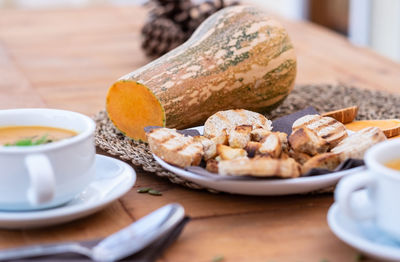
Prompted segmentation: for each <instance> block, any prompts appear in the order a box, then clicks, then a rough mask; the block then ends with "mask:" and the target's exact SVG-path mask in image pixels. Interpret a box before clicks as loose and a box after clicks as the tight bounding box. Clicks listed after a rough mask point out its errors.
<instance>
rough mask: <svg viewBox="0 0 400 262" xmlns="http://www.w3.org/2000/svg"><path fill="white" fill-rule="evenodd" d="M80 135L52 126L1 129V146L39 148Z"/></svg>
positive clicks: (4, 127) (5, 127)
mask: <svg viewBox="0 0 400 262" xmlns="http://www.w3.org/2000/svg"><path fill="white" fill-rule="evenodd" d="M77 134H78V133H77V132H75V131H73V130H69V129H64V128H56V127H50V126H3V127H0V146H37V145H42V144H48V143H52V142H55V141H59V140H62V139H66V138H70V137H73V136H76V135H77Z"/></svg>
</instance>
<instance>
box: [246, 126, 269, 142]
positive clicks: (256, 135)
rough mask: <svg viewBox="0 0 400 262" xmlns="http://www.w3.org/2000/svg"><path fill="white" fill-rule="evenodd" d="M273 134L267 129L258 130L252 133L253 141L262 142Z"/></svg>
mask: <svg viewBox="0 0 400 262" xmlns="http://www.w3.org/2000/svg"><path fill="white" fill-rule="evenodd" d="M269 134H271V130H269V129H265V128H256V129H254V130H253V131H251V140H252V141H256V142H260V141H261V140H262V139H263V138H264V137H266V136H267V135H269Z"/></svg>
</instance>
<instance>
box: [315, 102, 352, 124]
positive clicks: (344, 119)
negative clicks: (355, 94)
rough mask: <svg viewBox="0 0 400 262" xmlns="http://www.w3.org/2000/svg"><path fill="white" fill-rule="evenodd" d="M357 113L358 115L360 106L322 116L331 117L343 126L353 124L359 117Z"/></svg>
mask: <svg viewBox="0 0 400 262" xmlns="http://www.w3.org/2000/svg"><path fill="white" fill-rule="evenodd" d="M357 113H358V106H351V107H347V108H343V109H339V110H335V111H330V112H326V113H323V114H322V116H329V117H332V118H334V119H336V120H337V121H339V122H341V123H343V124H347V123H351V122H353V121H354V119H355V118H356V116H357Z"/></svg>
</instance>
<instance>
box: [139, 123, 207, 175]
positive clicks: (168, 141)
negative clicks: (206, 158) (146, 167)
mask: <svg viewBox="0 0 400 262" xmlns="http://www.w3.org/2000/svg"><path fill="white" fill-rule="evenodd" d="M147 140H148V141H149V146H150V150H151V151H152V152H153V153H154V154H156V155H157V156H158V157H160V158H161V159H163V160H164V161H165V162H167V163H170V164H173V165H176V166H179V167H187V166H191V165H192V166H197V165H199V164H200V161H201V158H202V156H203V154H204V151H203V145H202V144H201V143H200V142H198V141H195V139H194V138H193V137H190V136H184V135H182V134H179V133H178V132H176V130H175V129H169V128H157V129H153V130H151V131H150V132H149V133H147Z"/></svg>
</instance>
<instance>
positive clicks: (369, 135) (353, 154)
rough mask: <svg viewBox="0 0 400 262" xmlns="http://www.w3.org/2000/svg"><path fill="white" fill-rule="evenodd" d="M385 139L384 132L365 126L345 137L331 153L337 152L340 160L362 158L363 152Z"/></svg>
mask: <svg viewBox="0 0 400 262" xmlns="http://www.w3.org/2000/svg"><path fill="white" fill-rule="evenodd" d="M384 140H386V136H385V134H384V133H383V132H382V130H381V129H379V128H378V127H367V128H364V129H362V130H360V131H358V132H356V133H354V134H353V135H351V136H349V137H347V138H345V139H344V140H343V141H342V142H340V143H339V144H338V145H337V146H336V147H335V148H333V149H332V150H331V152H332V153H335V154H339V156H340V160H341V161H344V160H346V159H347V158H356V159H363V158H364V154H365V152H366V151H367V150H368V149H369V148H370V147H371V146H373V145H375V144H377V143H379V142H382V141H384Z"/></svg>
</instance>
